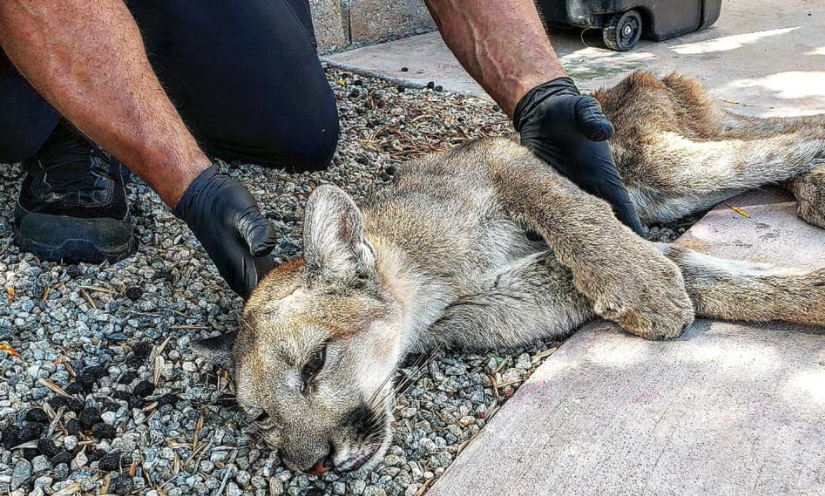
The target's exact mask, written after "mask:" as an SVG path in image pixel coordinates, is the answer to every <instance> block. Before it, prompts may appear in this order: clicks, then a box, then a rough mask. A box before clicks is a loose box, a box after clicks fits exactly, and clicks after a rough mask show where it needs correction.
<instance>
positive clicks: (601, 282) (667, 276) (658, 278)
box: [575, 240, 695, 339]
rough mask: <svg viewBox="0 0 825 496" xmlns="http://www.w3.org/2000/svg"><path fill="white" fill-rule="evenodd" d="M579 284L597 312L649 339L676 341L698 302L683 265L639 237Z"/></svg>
mask: <svg viewBox="0 0 825 496" xmlns="http://www.w3.org/2000/svg"><path fill="white" fill-rule="evenodd" d="M634 245H635V246H633V247H627V248H629V251H625V250H617V249H615V247H614V249H613V250H611V252H613V253H615V256H614V257H611V258H612V260H610V261H609V262H608V263H605V264H602V266H601V267H599V270H597V271H593V272H591V273H590V274H588V276H587V277H586V278H585V277H577V278H576V280H575V283H576V286H577V287H578V288H579V289H580V290H581V291H582V292H583V293H584V294H585V295H587V296H589V297H590V299H591V300H592V301H593V310H594V311H595V312H596V313H597V314H598V315H599V316H601V317H603V318H605V319H608V320H612V321H613V322H616V323H617V324H619V325H620V326H622V327H623V328H624V329H625V330H627V331H628V332H630V333H633V334H635V335H637V336H640V337H643V338H645V339H671V338H675V337H678V336H679V335H680V334H682V331H684V329H685V327H687V326H688V325H690V324H691V323H692V322H693V319H694V316H695V313H694V309H693V303H692V302H691V301H690V298H689V296H688V294H687V291H686V290H685V283H684V279H683V278H682V273H681V272H680V271H679V268H678V267H677V266H676V264H674V263H673V262H671V261H670V260H668V259H667V258H665V257H664V256H663V255H661V254H660V253H659V252H658V251H657V250H655V249H654V248H653V247H652V245H650V244H649V243H646V242H643V241H641V240H639V241H638V242H636V243H634Z"/></svg>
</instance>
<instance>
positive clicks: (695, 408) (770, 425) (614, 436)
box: [429, 193, 825, 496]
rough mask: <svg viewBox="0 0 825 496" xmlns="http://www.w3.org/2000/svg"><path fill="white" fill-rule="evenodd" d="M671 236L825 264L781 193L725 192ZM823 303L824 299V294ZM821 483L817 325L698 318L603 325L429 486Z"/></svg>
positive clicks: (706, 489) (766, 488)
mask: <svg viewBox="0 0 825 496" xmlns="http://www.w3.org/2000/svg"><path fill="white" fill-rule="evenodd" d="M730 203H731V204H733V205H736V206H740V207H742V208H744V209H745V210H746V211H747V213H748V214H750V215H751V217H750V218H746V217H743V216H742V215H740V214H738V213H736V212H734V211H733V210H732V209H730V208H729V207H728V206H726V205H722V206H719V207H717V209H715V210H713V211H712V212H711V213H709V214H708V215H707V216H706V217H705V218H704V219H702V220H701V221H700V222H699V223H698V224H696V225H695V226H694V227H693V228H692V229H691V230H690V231H688V233H686V234H685V236H683V237H682V239H681V240H680V241H679V242H680V243H681V244H683V245H685V246H688V247H690V248H692V249H695V250H699V251H702V252H705V253H708V254H713V255H718V256H735V257H736V258H741V259H748V260H753V261H765V262H774V263H776V264H777V265H784V266H793V267H807V268H822V267H825V250H823V248H822V247H823V246H825V231H823V230H820V229H817V228H814V227H812V226H810V225H808V224H806V223H804V222H802V221H801V220H799V219H797V218H796V215H795V213H794V208H793V207H794V204H793V203H792V202H788V201H787V197H785V196H784V195H782V194H775V193H771V194H759V195H748V196H745V197H740V198H735V199H732V200H731V201H730ZM823 304H825V302H823ZM504 494H506V495H508V496H522V495H523V496H528V495H530V496H532V495H537V494H541V495H566V496H584V495H588V496H589V495H592V496H605V495H610V496H613V495H628V496H638V495H672V496H677V495H678V496H696V495H702V496H713V495H720V496H722V495H725V496H739V495H741V496H779V495H788V496H790V495H794V496H805V495H810V496H813V495H820V496H821V495H823V494H825V329H823V328H803V327H795V326H790V325H781V324H770V325H743V324H736V323H723V322H712V321H707V320H700V321H698V322H696V323H695V324H694V325H693V326H692V327H691V328H690V329H689V330H688V331H687V332H686V333H685V335H684V336H682V337H681V338H680V339H678V340H675V341H672V342H650V341H644V340H642V339H639V338H636V337H633V336H630V335H628V334H627V333H625V332H623V331H622V330H621V329H619V328H618V327H616V326H615V325H612V324H609V323H605V322H600V323H594V324H591V325H588V326H586V327H585V328H584V329H582V330H580V331H579V332H577V333H576V334H575V335H574V336H573V337H571V338H570V339H569V340H568V341H567V342H565V343H564V345H562V346H561V347H560V348H559V350H558V351H557V352H556V353H555V354H554V355H553V356H552V358H550V359H549V360H548V361H547V362H546V363H545V364H544V365H542V366H541V367H539V369H538V370H537V371H536V373H535V374H533V376H532V377H531V378H530V379H529V380H528V381H527V382H526V383H525V384H524V385H523V386H522V387H521V388H520V389H519V390H518V392H517V393H516V394H515V396H514V397H513V398H512V399H511V400H510V401H509V402H507V403H506V404H505V405H504V407H502V409H501V411H499V413H498V414H497V415H496V417H494V418H493V419H492V420H491V421H490V423H489V424H488V425H487V427H486V428H485V429H484V430H483V431H482V432H481V434H480V435H479V436H478V437H477V438H476V439H475V440H474V441H473V442H472V443H470V444H469V445H468V447H467V449H466V450H465V451H464V452H462V453H461V454H460V455H459V456H458V458H457V459H456V461H455V462H454V463H453V465H451V466H450V468H449V469H448V471H447V472H446V473H445V474H444V475H443V476H442V477H441V478H440V479H439V480H438V481H437V482H436V484H435V485H434V486H433V488H432V489H431V490H430V492H429V495H430V496H493V495H496V496H498V495H504Z"/></svg>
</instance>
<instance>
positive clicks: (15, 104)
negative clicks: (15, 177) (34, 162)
mask: <svg viewBox="0 0 825 496" xmlns="http://www.w3.org/2000/svg"><path fill="white" fill-rule="evenodd" d="M59 119H60V114H58V113H57V111H56V110H54V109H53V108H52V107H51V106H50V105H49V104H48V103H46V100H44V99H43V97H41V96H40V95H39V94H38V93H37V92H36V91H35V90H34V88H32V87H31V85H29V83H28V82H27V81H26V80H25V79H23V76H21V75H20V74H19V73H18V72H17V70H16V69H15V68H14V66H12V65H11V62H10V61H9V60H8V59H7V58H6V56H5V54H4V53H3V52H2V51H0V162H3V163H15V162H21V161H23V160H25V159H27V158H29V157H31V156H32V155H34V154H35V153H36V152H37V150H39V149H40V147H41V146H42V145H43V143H45V142H46V139H47V138H48V137H49V135H50V134H52V131H53V130H54V127H55V126H56V125H57V121H58V120H59Z"/></svg>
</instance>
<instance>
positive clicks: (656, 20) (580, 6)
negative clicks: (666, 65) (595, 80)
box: [538, 0, 722, 51]
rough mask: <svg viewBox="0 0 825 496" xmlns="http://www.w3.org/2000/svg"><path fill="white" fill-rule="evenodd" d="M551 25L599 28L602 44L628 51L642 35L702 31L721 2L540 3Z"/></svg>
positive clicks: (586, 0) (666, 36) (658, 37)
mask: <svg viewBox="0 0 825 496" xmlns="http://www.w3.org/2000/svg"><path fill="white" fill-rule="evenodd" d="M538 6H539V9H540V10H541V12H542V14H543V15H544V18H545V20H547V22H548V23H549V24H550V25H563V26H575V27H581V28H601V29H602V36H603V38H604V43H605V45H607V47H608V48H610V49H612V50H617V51H626V50H630V49H631V48H633V47H634V46H636V43H638V42H639V39H640V38H641V37H642V36H644V37H645V38H650V39H653V40H657V41H661V40H667V39H669V38H673V37H674V36H679V35H681V34H685V33H690V32H693V31H698V30H700V29H705V28H707V27H709V26H711V25H713V23H714V22H716V20H717V19H719V13H720V12H721V11H722V0H539V1H538Z"/></svg>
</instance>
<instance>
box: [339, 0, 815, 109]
mask: <svg viewBox="0 0 825 496" xmlns="http://www.w3.org/2000/svg"><path fill="white" fill-rule="evenodd" d="M599 40H600V36H599V35H598V33H596V32H592V33H581V32H579V31H562V32H557V33H555V34H554V35H553V43H554V46H555V48H556V50H557V52H558V53H559V55H560V56H561V59H562V62H563V63H564V65H565V67H566V69H567V71H568V73H569V74H570V76H571V77H573V78H574V79H575V80H576V81H577V83H578V84H579V86H580V87H582V88H585V89H590V90H592V89H595V88H598V87H600V86H609V85H613V84H615V83H616V82H618V81H619V80H620V79H621V78H622V77H624V76H626V75H627V74H629V73H630V72H632V71H635V70H649V71H653V72H656V73H658V74H667V73H669V72H672V71H678V72H681V73H684V74H688V75H691V76H695V77H698V78H700V79H701V80H702V81H703V82H704V84H705V85H706V86H707V87H708V88H709V89H710V91H711V93H712V94H713V95H714V96H716V97H717V98H718V99H719V101H720V104H722V105H724V106H726V107H728V108H730V109H731V110H734V111H736V112H740V113H746V114H751V115H759V116H764V117H773V116H790V115H805V114H816V113H823V112H825V2H823V1H822V0H788V1H778V0H724V3H723V8H722V16H721V17H720V18H719V21H718V22H717V23H716V24H715V25H714V26H713V27H712V28H710V29H708V30H705V31H700V32H697V33H692V34H688V35H685V36H681V37H679V38H675V39H672V40H668V41H665V42H659V43H656V42H651V41H646V40H642V42H640V43H639V45H638V46H637V47H636V48H634V49H633V50H632V51H630V52H624V53H618V52H613V51H610V50H606V49H603V48H597V46H598V45H599ZM588 45H589V46H588ZM327 59H328V60H330V61H332V62H334V63H336V64H341V65H345V66H349V67H352V68H354V69H358V70H364V71H368V72H372V73H377V74H381V75H384V76H388V77H393V78H398V79H404V80H408V81H412V82H415V83H418V84H426V83H427V82H429V81H434V82H435V83H436V84H438V85H442V86H443V87H444V88H445V89H448V90H453V91H461V92H468V93H474V94H483V92H482V91H481V88H480V87H479V86H478V85H477V84H476V83H475V82H474V81H473V80H472V79H471V78H470V77H469V76H468V75H467V73H466V72H464V70H463V69H462V68H461V66H460V65H459V64H458V61H456V60H455V58H454V57H453V56H452V54H451V53H450V51H449V50H448V49H447V47H446V46H445V45H444V43H443V42H442V41H441V36H440V35H439V34H438V33H430V34H425V35H420V36H414V37H412V38H406V39H402V40H398V41H393V42H390V43H384V44H381V45H375V46H370V47H366V48H362V49H358V50H352V51H348V52H343V53H339V54H335V55H332V56H329V57H327ZM402 68H406V69H407V70H406V71H403V70H402Z"/></svg>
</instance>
